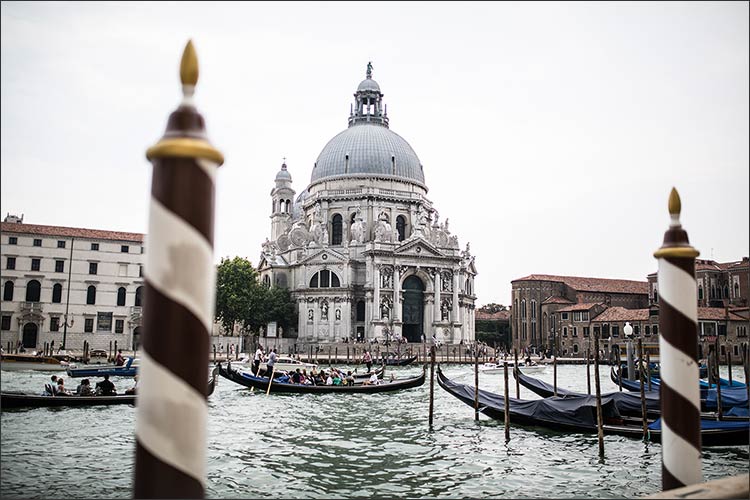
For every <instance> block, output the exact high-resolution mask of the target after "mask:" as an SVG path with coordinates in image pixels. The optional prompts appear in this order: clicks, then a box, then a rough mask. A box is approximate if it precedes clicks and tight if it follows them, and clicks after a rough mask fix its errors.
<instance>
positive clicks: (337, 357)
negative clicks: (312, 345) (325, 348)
mask: <svg viewBox="0 0 750 500" xmlns="http://www.w3.org/2000/svg"><path fill="white" fill-rule="evenodd" d="M329 349H330V348H329ZM335 359H336V363H337V364H338V362H339V346H336V356H335Z"/></svg>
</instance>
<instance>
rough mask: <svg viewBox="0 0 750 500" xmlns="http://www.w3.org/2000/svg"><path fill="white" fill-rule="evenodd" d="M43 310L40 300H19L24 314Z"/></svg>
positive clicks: (39, 312) (38, 312)
mask: <svg viewBox="0 0 750 500" xmlns="http://www.w3.org/2000/svg"><path fill="white" fill-rule="evenodd" d="M42 311H43V307H42V304H41V303H40V302H21V312H22V313H25V314H41V313H42Z"/></svg>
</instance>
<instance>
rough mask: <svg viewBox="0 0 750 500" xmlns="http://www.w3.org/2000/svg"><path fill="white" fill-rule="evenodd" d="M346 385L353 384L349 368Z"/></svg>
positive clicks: (352, 376)
mask: <svg viewBox="0 0 750 500" xmlns="http://www.w3.org/2000/svg"><path fill="white" fill-rule="evenodd" d="M346 385H354V375H352V371H351V370H349V371H348V372H347V374H346Z"/></svg>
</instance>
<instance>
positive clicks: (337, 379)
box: [326, 370, 342, 385]
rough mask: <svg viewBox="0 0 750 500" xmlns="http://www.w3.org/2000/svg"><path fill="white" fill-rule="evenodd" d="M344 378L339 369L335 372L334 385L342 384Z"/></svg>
mask: <svg viewBox="0 0 750 500" xmlns="http://www.w3.org/2000/svg"><path fill="white" fill-rule="evenodd" d="M341 382H342V378H341V374H340V373H339V372H338V370H336V371H334V372H333V385H341ZM326 383H328V381H326Z"/></svg>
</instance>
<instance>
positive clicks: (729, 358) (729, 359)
mask: <svg viewBox="0 0 750 500" xmlns="http://www.w3.org/2000/svg"><path fill="white" fill-rule="evenodd" d="M727 370H729V387H732V346H731V345H730V344H729V343H727Z"/></svg>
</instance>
